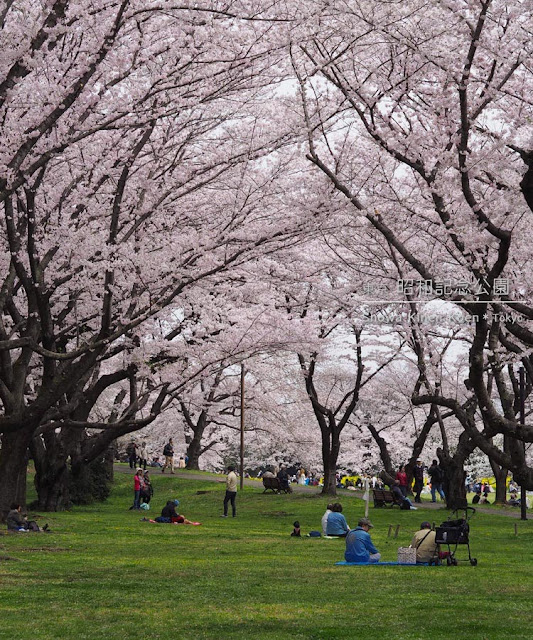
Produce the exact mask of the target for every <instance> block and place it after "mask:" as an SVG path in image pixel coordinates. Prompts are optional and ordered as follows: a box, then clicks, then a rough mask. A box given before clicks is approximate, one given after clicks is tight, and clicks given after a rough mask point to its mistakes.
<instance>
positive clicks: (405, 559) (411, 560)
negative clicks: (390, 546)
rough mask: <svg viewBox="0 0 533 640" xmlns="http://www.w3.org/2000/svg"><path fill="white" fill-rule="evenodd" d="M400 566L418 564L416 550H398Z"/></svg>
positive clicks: (401, 548)
mask: <svg viewBox="0 0 533 640" xmlns="http://www.w3.org/2000/svg"><path fill="white" fill-rule="evenodd" d="M398 564H416V549H414V548H412V547H400V548H399V549H398Z"/></svg>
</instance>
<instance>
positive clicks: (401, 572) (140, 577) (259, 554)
mask: <svg viewBox="0 0 533 640" xmlns="http://www.w3.org/2000/svg"><path fill="white" fill-rule="evenodd" d="M153 482H154V487H155V491H156V494H155V496H154V499H153V507H154V509H153V510H152V511H151V512H149V513H150V514H151V515H152V516H154V515H158V510H159V509H160V508H161V506H162V505H163V504H164V502H165V501H166V500H167V499H168V498H171V497H178V498H179V499H180V501H181V504H180V508H179V510H180V512H182V513H183V514H184V515H185V516H186V517H188V518H190V519H192V520H199V521H200V522H202V523H203V524H202V526H201V527H188V526H184V525H157V524H150V523H148V522H141V521H140V518H141V517H142V516H143V515H144V513H142V512H133V511H128V507H129V505H130V504H131V501H132V491H131V485H132V478H131V476H129V475H126V474H117V484H116V486H115V489H114V491H113V494H112V496H111V498H110V499H109V500H108V501H107V502H106V503H104V504H96V505H93V506H89V507H83V508H82V507H78V508H76V509H75V510H73V511H72V512H70V513H57V514H41V515H42V516H43V517H42V518H39V522H40V523H41V524H42V523H44V522H46V521H48V522H49V523H50V527H51V528H52V529H53V532H52V533H50V534H46V533H40V534H39V533H28V534H16V535H15V534H10V535H7V534H5V535H2V536H1V537H0V558H1V560H0V589H1V598H0V638H23V637H32V638H39V639H43V640H44V639H48V638H54V639H55V638H76V639H82V638H95V639H96V638H106V639H114V638H117V639H118V638H120V639H122V638H126V637H130V638H169V637H177V638H185V639H198V638H213V639H214V638H221V639H222V640H226V639H232V638H243V639H244V638H246V639H250V640H252V639H253V640H256V639H257V640H273V639H285V638H287V639H291V640H299V639H304V638H305V639H306V640H311V639H313V640H319V639H320V640H321V639H324V640H325V639H328V640H333V639H339V640H341V639H342V640H350V639H352V638H353V639H354V640H355V639H359V638H365V639H366V640H379V639H381V638H383V639H387V640H391V639H392V640H394V639H397V638H401V639H403V638H420V639H423V640H428V639H435V638H454V639H455V638H468V639H469V640H481V639H484V638H491V639H492V638H494V639H500V638H505V637H513V638H528V639H529V638H531V637H532V636H533V615H532V608H531V588H532V586H533V544H532V542H533V525H532V523H531V522H530V521H528V522H525V523H523V522H519V521H518V536H515V535H514V525H515V523H516V522H517V521H516V520H514V519H511V518H507V517H504V516H501V515H496V514H494V515H493V514H483V513H479V514H476V515H475V516H474V518H473V519H472V521H471V546H472V551H473V555H475V556H476V557H477V558H478V561H479V565H478V566H477V567H471V566H470V564H468V563H460V564H459V566H457V567H419V568H415V567H340V566H335V564H334V563H335V561H336V560H341V559H342V558H343V550H344V541H342V540H326V539H314V538H306V537H303V538H301V539H299V538H291V537H290V532H291V530H292V523H293V521H294V520H295V519H298V520H299V521H300V523H301V526H302V530H303V531H304V532H307V531H309V530H310V529H319V528H320V518H321V516H322V514H323V512H324V508H325V503H326V500H324V499H323V498H321V497H319V496H316V495H311V494H292V495H289V496H285V495H284V496H275V495H264V494H263V493H262V487H261V488H260V487H257V488H248V487H245V489H244V491H243V492H242V493H241V492H239V495H238V498H237V507H238V517H237V518H235V519H233V518H227V519H223V518H220V514H221V512H222V509H221V507H222V499H223V495H224V487H223V485H220V484H216V483H213V482H211V481H206V480H202V479H198V480H185V479H182V478H180V477H179V475H176V476H167V475H165V476H161V475H159V474H154V477H153ZM198 492H201V493H198ZM342 501H343V504H344V507H345V508H344V513H345V515H346V518H347V520H348V523H349V524H350V525H352V526H355V524H356V520H357V518H359V517H360V516H361V515H363V502H362V501H361V500H358V499H356V498H354V497H352V496H346V497H344V496H343V498H342ZM156 508H157V512H156V510H155V509H156ZM446 515H447V512H445V511H440V510H439V511H435V510H431V511H430V510H424V509H419V510H418V511H416V512H415V511H410V512H407V511H398V510H394V511H391V510H383V509H381V510H380V509H373V508H372V507H371V509H370V517H371V519H372V520H373V522H374V525H375V529H374V530H373V532H372V537H373V539H374V542H375V544H376V546H377V547H378V549H379V550H380V551H381V553H382V557H383V559H384V560H395V559H396V551H397V547H398V546H404V545H408V544H409V541H410V538H411V533H412V531H414V530H415V529H417V528H418V525H419V523H420V521H421V520H423V519H425V518H427V519H428V520H430V521H435V522H437V524H439V523H440V521H441V520H444V519H445V517H446ZM390 524H393V525H396V524H400V525H401V529H400V534H399V536H398V538H397V539H393V538H388V537H387V532H388V529H389V525H390ZM465 551H466V547H459V549H458V552H459V553H458V557H459V558H462V557H466V554H465Z"/></svg>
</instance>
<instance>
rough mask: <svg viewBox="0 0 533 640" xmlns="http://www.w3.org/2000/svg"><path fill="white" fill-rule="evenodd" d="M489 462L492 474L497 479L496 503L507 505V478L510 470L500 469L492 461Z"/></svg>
mask: <svg viewBox="0 0 533 640" xmlns="http://www.w3.org/2000/svg"><path fill="white" fill-rule="evenodd" d="M489 462H490V466H491V468H492V473H494V477H495V478H496V499H495V502H498V503H499V504H505V503H506V502H507V476H508V475H509V470H508V469H504V468H503V467H500V466H499V465H498V464H496V463H495V462H493V461H492V460H489Z"/></svg>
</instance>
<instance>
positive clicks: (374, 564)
mask: <svg viewBox="0 0 533 640" xmlns="http://www.w3.org/2000/svg"><path fill="white" fill-rule="evenodd" d="M335 564H340V565H346V566H354V567H429V562H417V563H416V564H400V563H399V562H346V561H345V560H341V561H340V562H336V563H335Z"/></svg>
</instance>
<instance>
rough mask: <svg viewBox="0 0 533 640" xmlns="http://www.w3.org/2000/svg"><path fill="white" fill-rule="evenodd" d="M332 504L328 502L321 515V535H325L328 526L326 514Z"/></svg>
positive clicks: (327, 514)
mask: <svg viewBox="0 0 533 640" xmlns="http://www.w3.org/2000/svg"><path fill="white" fill-rule="evenodd" d="M332 507H333V505H332V504H328V506H327V509H326V511H325V513H324V515H323V516H322V521H321V522H322V535H323V536H325V535H326V529H327V527H328V516H329V514H330V513H331V510H332Z"/></svg>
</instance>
